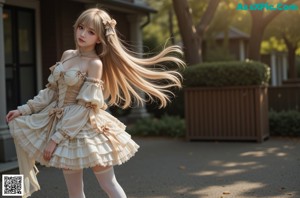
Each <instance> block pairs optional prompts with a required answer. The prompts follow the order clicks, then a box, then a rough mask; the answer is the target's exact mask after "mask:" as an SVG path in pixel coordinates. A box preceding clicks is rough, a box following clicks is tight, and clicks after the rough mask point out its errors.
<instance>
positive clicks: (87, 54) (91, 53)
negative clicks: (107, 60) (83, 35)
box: [77, 49, 99, 58]
mask: <svg viewBox="0 0 300 198" xmlns="http://www.w3.org/2000/svg"><path fill="white" fill-rule="evenodd" d="M77 54H78V56H81V57H88V58H97V57H99V56H98V55H97V54H96V51H95V50H92V51H87V52H81V51H80V50H79V49H77Z"/></svg>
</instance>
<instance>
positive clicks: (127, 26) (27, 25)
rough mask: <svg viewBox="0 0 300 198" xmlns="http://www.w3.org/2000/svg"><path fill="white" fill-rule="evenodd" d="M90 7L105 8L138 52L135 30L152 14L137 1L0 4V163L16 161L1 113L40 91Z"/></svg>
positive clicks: (8, 0)
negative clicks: (84, 12)
mask: <svg viewBox="0 0 300 198" xmlns="http://www.w3.org/2000/svg"><path fill="white" fill-rule="evenodd" d="M91 7H101V8H104V9H106V10H107V11H108V12H109V13H110V14H111V15H112V17H113V18H114V19H116V21H117V22H118V24H117V29H118V31H119V32H120V35H121V38H122V39H123V40H126V41H128V43H129V44H130V45H132V46H134V48H135V49H132V50H134V51H137V52H141V50H142V31H141V30H142V28H143V27H144V26H145V25H147V24H148V23H149V21H150V17H149V15H150V13H153V12H155V10H153V9H152V8H150V7H148V6H147V5H146V4H145V3H144V1H143V0H0V16H2V17H1V18H0V93H1V97H0V161H9V160H13V159H15V158H16V156H15V150H14V144H13V140H12V138H11V136H10V133H9V131H8V126H7V124H6V122H5V115H6V113H7V112H8V111H9V110H12V109H15V108H16V107H17V106H18V105H20V104H23V103H26V101H27V100H28V99H30V98H33V96H35V95H36V94H37V91H38V90H40V89H42V88H43V87H44V85H45V84H46V80H47V77H48V75H49V70H48V68H49V67H50V66H52V65H53V64H55V63H56V61H57V60H60V58H61V55H62V52H63V51H65V50H67V49H74V48H75V45H74V36H73V27H72V26H73V24H74V23H75V20H76V18H77V17H78V16H79V14H80V13H81V12H82V11H83V10H85V9H87V8H91ZM137 111H140V112H143V111H144V110H143V109H140V110H138V109H136V110H135V112H137Z"/></svg>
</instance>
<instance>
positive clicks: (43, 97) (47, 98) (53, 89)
mask: <svg viewBox="0 0 300 198" xmlns="http://www.w3.org/2000/svg"><path fill="white" fill-rule="evenodd" d="M54 67H55V65H54V66H52V67H50V71H51V74H50V76H49V78H48V84H47V85H46V88H45V89H43V90H41V91H40V92H39V93H38V95H37V96H35V97H34V98H33V99H31V100H28V101H27V103H26V104H24V105H21V106H18V110H19V111H20V112H21V114H22V115H30V114H32V113H37V112H39V111H41V110H42V109H44V108H45V107H46V106H47V105H49V104H50V103H51V102H52V101H54V100H55V99H56V97H57V85H56V82H55V80H54V78H53V75H52V71H53V69H54Z"/></svg>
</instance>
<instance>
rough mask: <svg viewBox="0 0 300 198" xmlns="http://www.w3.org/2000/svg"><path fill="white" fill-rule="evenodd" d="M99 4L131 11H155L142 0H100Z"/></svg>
mask: <svg viewBox="0 0 300 198" xmlns="http://www.w3.org/2000/svg"><path fill="white" fill-rule="evenodd" d="M99 4H100V5H104V6H106V7H108V8H113V9H114V10H122V11H127V12H131V13H136V12H141V13H146V14H148V13H156V12H157V11H156V10H155V9H153V8H151V7H150V6H148V5H147V4H146V3H145V2H143V1H139V2H135V1H134V0H129V1H128V0H127V1H126V0H101V1H100V3H99Z"/></svg>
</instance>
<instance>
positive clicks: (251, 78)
mask: <svg viewBox="0 0 300 198" xmlns="http://www.w3.org/2000/svg"><path fill="white" fill-rule="evenodd" d="M183 76H184V84H185V86H187V87H199V86H205V87H208V86H210V87H211V86H212V87H219V86H246V85H266V84H268V82H269V79H270V68H269V67H268V66H267V65H266V64H263V63H261V62H255V61H245V62H241V61H229V62H212V63H202V64H198V65H193V66H189V67H187V69H186V70H185V71H184V73H183Z"/></svg>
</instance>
